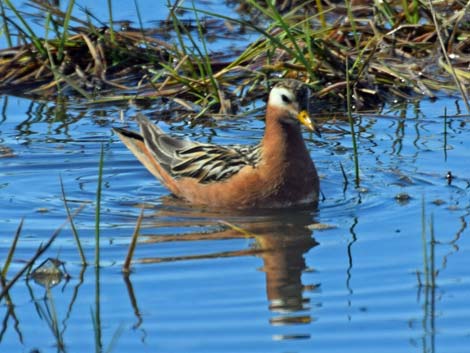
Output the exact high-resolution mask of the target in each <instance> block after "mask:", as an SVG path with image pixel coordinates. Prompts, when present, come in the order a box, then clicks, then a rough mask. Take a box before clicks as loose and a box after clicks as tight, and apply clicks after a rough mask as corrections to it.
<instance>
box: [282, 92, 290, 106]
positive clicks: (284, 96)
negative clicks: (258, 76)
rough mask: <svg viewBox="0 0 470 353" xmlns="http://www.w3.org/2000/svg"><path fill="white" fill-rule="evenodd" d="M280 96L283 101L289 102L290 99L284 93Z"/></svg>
mask: <svg viewBox="0 0 470 353" xmlns="http://www.w3.org/2000/svg"><path fill="white" fill-rule="evenodd" d="M281 98H282V101H283V102H284V103H287V104H289V103H291V101H290V99H289V98H288V97H287V96H286V95H285V94H282V95H281Z"/></svg>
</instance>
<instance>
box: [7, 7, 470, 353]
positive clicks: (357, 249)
mask: <svg viewBox="0 0 470 353" xmlns="http://www.w3.org/2000/svg"><path fill="white" fill-rule="evenodd" d="M114 4H115V5H116V8H117V5H118V2H115V3H114ZM204 4H205V2H204ZM208 6H214V7H216V6H217V5H214V4H212V3H210V4H209V5H208ZM93 11H95V8H93ZM103 11H105V10H103ZM116 11H117V10H116ZM126 11H127V12H126ZM132 11H133V9H132V8H130V9H129V8H127V9H126V10H124V12H122V14H121V13H119V15H118V14H116V16H117V17H118V18H119V17H121V18H129V17H131V15H130V14H131V13H132ZM0 104H1V108H2V111H3V112H4V113H3V115H2V116H0V151H9V156H7V157H4V158H0V211H1V217H0V263H3V260H4V259H5V258H6V254H7V252H8V249H9V248H10V246H11V241H12V239H13V236H14V233H15V231H16V229H17V227H18V224H19V222H20V220H21V218H22V217H24V219H25V223H24V226H23V230H22V232H21V237H20V240H19V243H18V248H17V251H16V252H15V256H14V262H13V263H12V265H11V267H10V269H9V271H8V276H7V279H10V278H11V277H12V276H13V275H14V274H15V273H16V272H17V271H18V270H20V269H21V268H22V267H23V265H24V262H25V261H27V260H28V259H30V258H31V256H32V255H33V253H34V251H35V250H36V249H37V247H38V246H39V245H40V244H41V243H44V242H45V241H46V240H47V239H48V238H49V237H50V236H51V235H52V233H53V232H54V231H55V230H56V229H57V228H59V227H60V225H61V224H62V223H63V222H64V221H65V220H66V218H67V215H66V212H65V209H64V206H63V201H62V195H61V188H60V178H62V180H63V182H64V187H65V192H66V196H67V200H68V203H69V205H70V206H71V208H72V209H73V210H75V209H77V208H78V207H79V206H80V205H82V204H86V206H85V208H84V210H83V211H82V212H81V213H80V214H79V215H78V216H76V218H75V224H76V227H77V229H78V232H79V236H80V239H81V241H82V243H83V246H84V249H85V255H86V257H87V260H88V261H89V262H90V263H93V262H94V251H95V245H94V234H95V233H94V232H95V230H94V227H95V195H96V188H97V175H98V173H97V170H98V161H99V155H100V151H101V148H102V147H103V148H104V172H103V194H102V216H101V217H102V219H101V238H100V244H101V267H100V268H99V276H98V277H97V273H96V270H95V267H94V266H93V265H90V266H88V267H82V266H81V264H80V258H79V255H78V252H77V249H76V245H75V241H74V239H73V236H72V232H71V230H70V227H69V226H66V227H65V229H64V230H63V231H62V232H61V234H60V235H59V237H58V238H57V240H56V242H55V243H54V244H53V246H52V247H51V249H50V250H49V251H48V252H47V254H46V255H45V256H44V257H43V258H41V260H43V259H45V258H46V257H53V258H55V257H58V258H59V259H60V260H62V261H63V262H64V263H65V268H66V270H67V271H68V273H69V274H70V275H71V279H70V280H69V281H65V280H64V281H62V282H61V283H60V284H59V285H57V286H55V287H53V288H51V289H50V291H49V292H47V291H46V289H45V288H44V287H43V286H41V285H39V284H37V283H36V282H34V280H33V279H32V278H30V279H26V278H25V277H23V278H22V279H21V280H20V281H19V282H18V283H16V284H15V285H14V286H13V289H12V290H11V291H10V299H11V301H12V303H13V305H14V306H13V307H12V308H13V310H12V311H9V310H8V309H9V307H8V306H7V304H6V302H5V301H2V302H1V303H0V318H1V319H2V320H1V322H2V324H1V325H0V328H1V330H0V348H1V351H2V352H31V351H33V350H34V349H38V350H39V351H40V352H42V353H43V352H57V351H65V352H89V351H93V350H96V349H97V347H98V349H99V350H100V347H101V350H102V351H103V352H105V351H107V349H108V348H110V350H111V352H129V351H139V352H155V351H159V352H182V353H183V352H200V353H206V352H361V353H362V352H394V353H395V352H446V353H447V352H459V353H460V352H465V351H467V347H468V346H469V344H470V324H469V322H470V320H469V319H470V310H469V309H468V305H467V302H468V298H469V295H470V274H469V270H468V269H469V268H470V266H469V265H470V260H469V259H470V254H469V251H470V241H469V230H468V226H467V224H468V221H469V213H470V206H469V188H470V176H469V175H470V167H469V164H468V162H467V159H468V156H469V155H470V145H469V143H468V133H469V127H468V118H469V116H468V115H463V114H462V113H461V111H464V107H463V104H462V102H461V101H460V100H459V99H458V98H456V97H446V96H443V97H440V98H439V99H438V100H437V101H434V102H433V101H429V100H422V101H420V102H419V103H416V104H411V103H410V104H408V105H403V106H401V107H398V106H397V107H395V106H394V107H392V106H386V107H385V108H384V109H382V110H380V111H378V112H377V113H374V114H369V115H360V116H358V117H357V120H356V125H355V128H356V131H358V134H357V137H358V148H359V163H360V176H361V183H360V186H359V187H358V188H356V187H355V186H354V164H353V153H352V146H351V137H350V135H349V124H348V123H347V122H345V121H341V120H337V119H333V118H331V119H329V120H327V121H326V122H325V123H324V124H323V126H322V129H323V135H322V137H321V138H317V137H314V138H313V137H312V136H310V135H308V134H305V138H306V140H307V145H308V148H309V150H310V151H311V155H312V158H314V160H315V162H316V165H317V169H318V171H319V174H320V176H321V189H322V193H323V194H324V197H325V199H324V200H323V201H322V202H320V205H319V208H318V210H290V211H288V210H285V211H282V212H263V213H261V212H258V213H251V214H249V215H246V214H243V213H236V212H232V213H217V212H210V211H203V210H199V209H196V208H189V207H186V206H184V205H181V204H179V203H178V202H175V201H174V200H172V199H171V198H170V197H169V195H168V192H167V191H166V190H165V189H164V188H163V187H162V186H161V185H160V184H159V183H158V182H157V181H156V180H155V179H154V178H153V177H152V176H151V175H150V174H149V173H148V172H147V171H146V170H145V169H144V168H143V167H142V166H141V165H140V164H139V162H138V161H136V160H135V159H134V157H133V156H132V154H131V153H130V152H129V151H128V150H127V149H126V148H125V147H124V146H123V145H122V143H121V142H120V141H119V140H118V138H117V137H116V136H115V135H114V134H113V133H112V131H111V127H113V126H123V125H126V126H127V125H129V126H130V127H131V128H135V124H134V122H133V120H132V119H131V116H132V115H134V114H135V113H136V112H137V110H136V108H135V107H133V106H129V107H124V108H123V107H119V106H112V105H110V106H106V107H102V106H101V107H96V106H93V105H80V104H77V103H71V104H70V105H69V106H67V107H66V109H65V114H64V115H63V117H61V118H58V117H57V116H58V114H57V111H58V110H60V109H62V107H58V106H56V104H55V103H41V102H32V101H29V100H27V99H22V98H17V97H12V96H9V97H5V96H4V97H1V98H0ZM121 109H125V111H126V114H125V122H122V121H120V118H119V115H120V110H121ZM158 109H159V107H158V106H157V104H155V105H154V106H152V107H149V108H148V109H147V110H144V111H143V113H147V114H148V113H150V112H153V111H155V110H158ZM444 109H447V118H446V119H444V117H443V115H444ZM444 124H446V126H447V127H446V128H444ZM159 125H160V126H161V127H162V128H163V129H164V130H165V131H167V132H169V133H172V134H176V135H179V136H187V137H190V138H192V139H197V140H199V141H212V142H216V143H221V144H230V143H256V142H257V141H258V140H259V139H260V138H261V137H262V134H263V123H262V122H261V121H259V120H258V119H256V118H255V117H254V115H248V116H247V117H243V118H239V119H232V120H222V121H220V122H218V124H217V127H216V128H215V129H210V128H206V127H203V126H196V127H190V126H189V124H185V123H175V124H167V123H160V124H159ZM3 155H5V152H3ZM1 156H2V153H1V152H0V157H1ZM340 166H342V167H343V168H344V170H345V173H346V177H347V182H346V180H345V177H344V176H343V173H342V172H341V167H340ZM448 171H451V173H452V174H453V176H454V179H453V181H452V183H451V184H450V185H448V183H447V180H446V174H447V173H448ZM399 194H407V195H408V196H409V200H407V201H400V200H397V199H396V196H397V195H399ZM142 207H145V210H144V219H143V222H142V228H141V236H140V237H139V243H138V246H137V249H136V252H135V254H134V262H133V265H132V273H131V274H130V276H129V277H126V276H124V275H123V274H122V272H121V267H122V265H123V263H124V259H125V256H126V254H127V249H128V246H129V243H130V239H131V236H132V234H133V232H134V228H135V225H136V222H137V218H138V216H139V214H140V212H141V209H142ZM234 226H238V227H240V228H242V229H243V230H244V232H243V233H242V232H239V231H237V230H236V229H234ZM318 228H320V229H318ZM323 228H324V229H323ZM39 262H40V261H38V263H39ZM97 279H98V280H97ZM9 313H10V314H9ZM54 313H55V314H54ZM8 315H10V316H8ZM54 316H55V317H56V318H57V321H56V322H57V329H55V328H54V324H51V322H54V321H53V320H52V321H51V318H52V317H54ZM97 317H98V320H97ZM94 321H95V323H94ZM62 343H63V346H62V345H61V344H62Z"/></svg>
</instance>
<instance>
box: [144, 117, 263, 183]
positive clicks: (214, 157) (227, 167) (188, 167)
mask: <svg viewBox="0 0 470 353" xmlns="http://www.w3.org/2000/svg"><path fill="white" fill-rule="evenodd" d="M137 121H138V122H139V125H140V130H141V134H142V138H143V140H144V142H145V144H146V146H147V148H148V150H149V151H150V152H151V153H152V155H153V156H154V157H155V159H156V160H157V161H158V162H159V163H160V165H161V166H162V167H163V168H165V170H167V171H168V172H169V173H171V175H173V176H174V177H176V178H181V177H190V178H195V179H197V180H198V181H199V182H200V183H211V182H215V181H222V180H225V179H228V178H230V177H231V176H232V175H234V174H236V173H238V172H239V171H240V169H242V168H243V167H245V166H248V165H249V166H253V167H256V166H257V165H258V163H259V161H260V159H261V148H260V145H252V146H242V145H232V146H218V145H212V144H204V143H197V142H192V141H185V140H179V139H175V138H173V137H170V136H168V135H166V134H165V133H164V132H163V131H162V130H161V129H160V128H158V127H157V126H156V125H154V124H153V123H152V122H151V121H150V120H148V118H146V117H145V116H143V115H141V114H138V115H137Z"/></svg>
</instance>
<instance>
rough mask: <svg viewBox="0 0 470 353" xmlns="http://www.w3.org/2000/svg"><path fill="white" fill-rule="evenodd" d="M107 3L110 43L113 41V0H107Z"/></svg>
mask: <svg viewBox="0 0 470 353" xmlns="http://www.w3.org/2000/svg"><path fill="white" fill-rule="evenodd" d="M107 3H108V13H109V34H110V36H111V43H114V42H115V40H114V38H115V37H114V28H113V27H114V21H113V1H112V0H107Z"/></svg>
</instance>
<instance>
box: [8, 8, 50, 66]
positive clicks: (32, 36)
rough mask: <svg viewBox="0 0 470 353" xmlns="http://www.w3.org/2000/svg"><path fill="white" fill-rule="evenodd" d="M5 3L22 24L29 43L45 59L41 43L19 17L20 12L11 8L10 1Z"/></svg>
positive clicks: (26, 23)
mask: <svg viewBox="0 0 470 353" xmlns="http://www.w3.org/2000/svg"><path fill="white" fill-rule="evenodd" d="M5 3H6V4H7V5H8V7H9V8H10V10H11V11H13V13H14V14H15V15H16V17H17V18H18V19H19V20H20V22H21V23H22V24H23V26H24V28H25V29H26V32H27V34H28V35H29V38H30V39H31V41H32V42H33V45H34V46H35V48H36V49H37V50H38V52H39V53H40V54H41V56H43V57H46V56H47V52H46V49H45V48H44V46H43V45H42V43H41V41H40V40H39V38H38V37H37V36H36V34H35V33H34V31H33V30H32V28H31V27H30V26H29V24H28V22H27V21H26V19H25V18H24V17H23V16H21V14H20V12H19V11H18V10H17V9H16V7H15V6H13V4H12V3H11V1H10V0H5Z"/></svg>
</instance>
